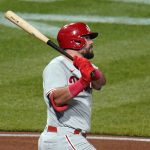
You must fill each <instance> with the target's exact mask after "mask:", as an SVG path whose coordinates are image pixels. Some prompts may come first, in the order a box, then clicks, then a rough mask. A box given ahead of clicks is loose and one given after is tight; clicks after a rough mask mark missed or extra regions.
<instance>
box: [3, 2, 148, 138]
mask: <svg viewBox="0 0 150 150" xmlns="http://www.w3.org/2000/svg"><path fill="white" fill-rule="evenodd" d="M0 8H1V9H0V35H1V36H0V131H38V132H40V131H42V130H43V129H44V127H45V124H46V105H45V102H44V100H43V89H42V72H43V69H44V67H45V66H46V65H47V64H48V63H49V61H50V60H51V59H52V58H54V57H56V56H57V55H60V54H59V53H58V52H55V50H53V49H52V48H50V47H48V46H47V45H45V44H44V43H42V42H40V41H38V40H37V39H35V38H34V37H32V36H30V35H28V34H27V33H25V32H24V31H22V30H21V29H19V28H18V27H16V26H15V25H13V24H12V23H11V22H9V21H8V20H6V19H5V18H4V13H5V12H6V11H7V10H12V11H14V12H15V13H17V14H18V15H19V16H21V17H22V18H24V19H26V20H27V21H29V22H30V23H31V24H32V25H33V26H35V27H36V28H38V29H39V30H40V31H41V32H42V33H44V34H45V35H47V36H48V37H49V38H50V39H52V40H53V41H54V42H56V43H57V41H56V35H57V32H58V30H59V28H61V27H62V26H63V25H65V24H67V23H70V22H77V21H81V22H85V23H87V24H88V25H89V27H90V28H91V30H92V31H95V32H99V37H98V38H97V39H95V40H94V53H95V57H94V59H93V60H92V62H93V63H94V64H95V65H97V66H98V67H99V68H100V69H101V70H102V71H103V72H104V74H105V76H106V79H107V84H106V86H105V87H104V88H103V89H102V90H101V91H100V92H99V91H94V93H93V109H92V111H93V114H92V128H91V133H95V134H106V135H130V136H150V117H149V116H150V59H149V58H150V42H149V41H150V0H92V1H91V0H86V1H85V0H80V1H76V0H16V1H13V0H0Z"/></svg>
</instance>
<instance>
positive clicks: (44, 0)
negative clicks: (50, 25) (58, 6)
mask: <svg viewBox="0 0 150 150" xmlns="http://www.w3.org/2000/svg"><path fill="white" fill-rule="evenodd" d="M20 1H26V2H42V3H43V2H44V3H49V2H56V1H63V0H20Z"/></svg>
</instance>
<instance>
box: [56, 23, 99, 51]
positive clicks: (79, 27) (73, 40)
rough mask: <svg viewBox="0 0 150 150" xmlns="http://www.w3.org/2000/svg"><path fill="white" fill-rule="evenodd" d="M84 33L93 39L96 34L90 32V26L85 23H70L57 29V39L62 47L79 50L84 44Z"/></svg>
mask: <svg viewBox="0 0 150 150" xmlns="http://www.w3.org/2000/svg"><path fill="white" fill-rule="evenodd" d="M86 35H89V36H90V38H91V39H94V38H96V37H97V36H98V33H97V32H91V30H90V28H89V27H88V25H86V24H85V23H82V22H76V23H70V24H67V25H65V26H63V27H62V28H61V29H60V30H59V32H58V35H57V41H58V44H59V46H60V47H61V48H62V49H74V50H80V49H82V48H83V47H84V46H85V44H86V40H85V38H84V36H86Z"/></svg>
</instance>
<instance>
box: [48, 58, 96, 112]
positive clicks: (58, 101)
mask: <svg viewBox="0 0 150 150" xmlns="http://www.w3.org/2000/svg"><path fill="white" fill-rule="evenodd" d="M74 65H75V66H76V67H77V68H79V69H80V72H81V75H82V76H81V78H80V79H79V80H78V81H77V82H75V83H74V84H72V85H69V86H67V87H62V88H56V89H55V90H52V91H51V92H50V93H49V95H48V98H49V99H50V101H51V104H52V105H53V107H54V109H55V110H57V111H64V110H66V109H67V108H68V102H69V101H70V100H71V99H72V98H73V97H75V96H77V95H78V94H79V93H80V92H82V91H83V90H84V89H85V88H86V87H87V86H89V84H90V82H91V76H90V74H91V72H93V71H94V68H93V66H92V65H91V63H90V62H89V61H87V59H85V58H81V57H75V58H74Z"/></svg>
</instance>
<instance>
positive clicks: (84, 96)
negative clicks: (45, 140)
mask: <svg viewBox="0 0 150 150" xmlns="http://www.w3.org/2000/svg"><path fill="white" fill-rule="evenodd" d="M80 77H81V73H80V71H79V70H78V69H76V68H75V66H74V65H73V63H72V61H70V60H68V59H67V58H66V57H64V56H59V57H56V58H54V59H53V60H52V61H51V62H50V63H49V64H48V65H47V66H46V67H45V69H44V71H43V89H44V100H45V102H46V104H47V108H48V109H47V126H48V125H51V126H57V127H58V126H60V127H70V128H74V129H81V130H82V131H84V132H87V131H89V129H90V124H91V123H90V120H91V107H92V95H91V94H92V89H91V88H90V87H89V88H87V89H86V90H83V91H82V92H80V93H79V94H78V95H77V96H76V97H74V98H72V100H70V101H69V107H68V109H67V110H65V111H63V112H57V111H55V110H54V108H53V107H52V105H51V103H50V100H49V99H48V98H47V95H48V94H49V93H50V92H51V91H52V90H54V89H55V88H58V87H65V86H68V85H71V84H74V83H75V82H76V81H77V80H78V79H79V78H80Z"/></svg>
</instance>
